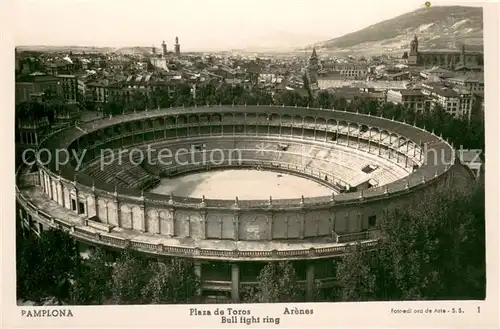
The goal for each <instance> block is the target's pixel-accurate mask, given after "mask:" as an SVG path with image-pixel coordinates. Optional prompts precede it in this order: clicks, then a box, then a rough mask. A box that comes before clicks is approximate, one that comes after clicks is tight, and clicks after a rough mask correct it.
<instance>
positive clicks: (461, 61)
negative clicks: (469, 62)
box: [460, 43, 466, 66]
mask: <svg viewBox="0 0 500 329" xmlns="http://www.w3.org/2000/svg"><path fill="white" fill-rule="evenodd" d="M460 63H462V65H463V66H465V65H466V63H465V43H463V44H462V49H461V50H460Z"/></svg>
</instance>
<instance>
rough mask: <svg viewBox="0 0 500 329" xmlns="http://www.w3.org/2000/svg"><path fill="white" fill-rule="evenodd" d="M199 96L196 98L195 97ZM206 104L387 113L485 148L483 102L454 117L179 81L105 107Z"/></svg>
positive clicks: (327, 96)
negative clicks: (194, 85)
mask: <svg viewBox="0 0 500 329" xmlns="http://www.w3.org/2000/svg"><path fill="white" fill-rule="evenodd" d="M194 95H195V97H194ZM195 103H196V104H197V105H206V104H225V105H229V104H237V105H243V104H247V105H257V104H274V105H285V106H300V107H307V106H309V107H315V108H324V109H333V108H335V109H336V110H340V111H344V110H345V111H349V112H359V113H361V114H370V115H373V116H383V117H385V118H389V119H394V120H396V121H400V122H406V123H409V124H415V125H416V126H418V127H420V128H425V129H426V130H428V131H434V133H435V134H437V135H442V136H443V138H446V139H448V140H449V141H450V142H451V143H453V145H455V146H456V147H457V148H458V147H460V146H462V147H463V148H464V149H483V150H484V146H485V142H484V132H485V130H484V117H483V113H482V110H481V108H480V103H479V102H474V105H473V109H472V115H471V118H470V120H469V118H468V117H453V116H452V115H451V114H449V113H447V112H446V111H445V110H444V109H443V108H442V107H441V106H440V105H439V104H437V105H436V106H435V107H434V108H433V109H432V110H428V109H427V110H425V111H423V112H421V113H420V112H416V111H415V110H414V109H408V108H405V107H404V106H403V105H401V104H392V103H380V102H378V101H376V100H368V99H363V98H356V99H354V100H352V101H350V102H348V101H347V100H346V99H345V98H343V97H338V96H336V95H335V94H333V93H330V92H327V91H320V92H318V93H317V94H316V95H315V97H313V96H312V94H311V93H310V92H299V91H295V90H288V91H282V92H279V93H277V94H275V95H274V96H272V95H271V94H270V93H269V92H266V91H263V90H258V89H251V90H250V89H245V88H244V87H242V86H241V85H234V86H233V85H230V84H218V85H215V84H205V85H200V86H197V88H196V90H195V91H193V89H192V87H191V86H190V85H189V84H179V85H178V86H176V88H175V92H168V91H167V90H165V89H161V88H158V89H155V90H154V91H153V92H152V95H151V96H149V97H148V96H146V94H145V93H142V92H139V91H136V92H135V93H133V94H132V95H131V96H130V97H129V100H128V101H127V102H123V100H121V101H113V102H109V103H107V104H106V105H105V107H104V113H105V114H113V115H116V114H121V113H122V112H123V111H125V112H127V111H132V110H136V111H143V110H145V109H146V108H157V107H161V108H168V107H171V106H172V107H177V106H192V105H194V104H195Z"/></svg>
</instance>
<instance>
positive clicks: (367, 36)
mask: <svg viewBox="0 0 500 329" xmlns="http://www.w3.org/2000/svg"><path fill="white" fill-rule="evenodd" d="M414 35H416V36H417V37H418V40H419V48H421V49H443V48H458V47H460V45H461V44H462V43H465V44H466V45H467V48H468V49H482V47H483V9H482V8H480V7H462V6H438V7H429V8H421V9H417V10H415V11H413V12H410V13H407V14H403V15H401V16H397V17H395V18H392V19H389V20H385V21H382V22H380V23H377V24H374V25H371V26H369V27H367V28H364V29H362V30H359V31H356V32H352V33H349V34H345V35H343V36H341V37H338V38H335V39H331V40H328V41H323V42H319V43H316V44H313V45H310V46H308V47H306V48H305V49H311V48H312V47H313V46H314V47H316V48H317V49H323V50H325V51H342V50H344V51H345V50H347V51H352V52H355V51H366V52H393V51H399V52H401V51H402V50H403V49H405V50H406V49H408V48H409V43H410V41H411V39H412V38H413V36H414Z"/></svg>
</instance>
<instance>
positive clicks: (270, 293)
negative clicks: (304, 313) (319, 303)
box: [253, 261, 302, 303]
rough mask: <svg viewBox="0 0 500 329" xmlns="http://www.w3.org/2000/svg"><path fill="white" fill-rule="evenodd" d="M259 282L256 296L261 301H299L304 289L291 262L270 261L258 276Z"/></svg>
mask: <svg viewBox="0 0 500 329" xmlns="http://www.w3.org/2000/svg"><path fill="white" fill-rule="evenodd" d="M257 281H258V282H259V284H258V287H257V289H256V291H255V292H253V293H254V296H255V297H254V298H255V299H256V300H258V301H259V302H261V303H279V302H297V301H300V300H301V297H302V291H301V289H300V287H299V285H298V283H297V274H296V273H295V269H294V268H293V266H292V263H291V262H288V261H283V262H270V263H268V264H267V265H266V266H264V268H263V269H262V270H261V272H260V274H259V276H258V277H257Z"/></svg>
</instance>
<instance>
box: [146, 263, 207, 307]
mask: <svg viewBox="0 0 500 329" xmlns="http://www.w3.org/2000/svg"><path fill="white" fill-rule="evenodd" d="M147 272H148V274H149V280H148V281H147V282H146V284H145V285H144V287H143V288H142V290H141V295H142V298H143V302H146V303H148V304H172V303H175V304H180V303H189V302H194V299H195V297H196V296H197V295H198V290H199V288H200V282H199V280H198V278H197V277H196V274H195V272H194V264H193V262H192V261H191V260H189V259H184V258H171V259H168V260H166V261H155V262H150V263H149V265H148V268H147Z"/></svg>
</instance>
